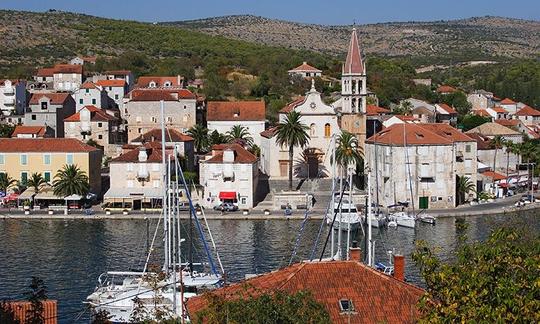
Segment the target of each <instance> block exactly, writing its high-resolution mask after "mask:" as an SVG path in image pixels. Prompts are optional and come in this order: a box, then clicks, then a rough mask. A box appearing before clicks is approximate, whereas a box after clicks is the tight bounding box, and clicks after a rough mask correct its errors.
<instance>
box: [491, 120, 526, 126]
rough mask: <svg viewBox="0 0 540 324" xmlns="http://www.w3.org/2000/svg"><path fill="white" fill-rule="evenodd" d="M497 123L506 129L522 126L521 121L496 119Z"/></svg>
mask: <svg viewBox="0 0 540 324" xmlns="http://www.w3.org/2000/svg"><path fill="white" fill-rule="evenodd" d="M495 122H496V123H497V124H499V125H503V126H506V127H516V126H518V125H519V124H521V121H520V120H519V119H495Z"/></svg>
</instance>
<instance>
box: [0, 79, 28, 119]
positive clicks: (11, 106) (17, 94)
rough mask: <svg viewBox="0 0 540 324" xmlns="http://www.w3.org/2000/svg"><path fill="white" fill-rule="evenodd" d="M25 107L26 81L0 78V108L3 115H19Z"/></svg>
mask: <svg viewBox="0 0 540 324" xmlns="http://www.w3.org/2000/svg"><path fill="white" fill-rule="evenodd" d="M25 109H26V81H24V80H0V110H1V111H2V115H3V116H13V115H17V116H21V115H24V111H25Z"/></svg>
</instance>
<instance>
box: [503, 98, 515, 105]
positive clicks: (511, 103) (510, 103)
mask: <svg viewBox="0 0 540 324" xmlns="http://www.w3.org/2000/svg"><path fill="white" fill-rule="evenodd" d="M515 103H516V102H515V101H514V100H512V99H510V98H504V99H503V100H502V101H501V104H502V105H513V104H515Z"/></svg>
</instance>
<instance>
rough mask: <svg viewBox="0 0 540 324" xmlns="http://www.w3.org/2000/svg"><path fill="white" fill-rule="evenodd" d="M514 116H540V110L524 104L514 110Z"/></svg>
mask: <svg viewBox="0 0 540 324" xmlns="http://www.w3.org/2000/svg"><path fill="white" fill-rule="evenodd" d="M516 116H540V111H538V110H536V109H534V108H532V107H529V106H524V107H523V108H521V109H520V110H518V111H517V112H516Z"/></svg>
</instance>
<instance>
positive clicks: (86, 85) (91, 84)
mask: <svg viewBox="0 0 540 324" xmlns="http://www.w3.org/2000/svg"><path fill="white" fill-rule="evenodd" d="M80 89H98V90H99V88H98V87H97V86H96V84H95V83H94V82H92V81H86V82H84V83H83V84H81V87H80Z"/></svg>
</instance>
